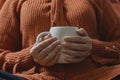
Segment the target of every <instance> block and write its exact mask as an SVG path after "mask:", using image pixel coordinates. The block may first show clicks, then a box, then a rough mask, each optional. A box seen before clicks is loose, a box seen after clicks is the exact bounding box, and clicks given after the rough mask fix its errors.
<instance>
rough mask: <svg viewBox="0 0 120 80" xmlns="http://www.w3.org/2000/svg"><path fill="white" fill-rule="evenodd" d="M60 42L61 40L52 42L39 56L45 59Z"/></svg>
mask: <svg viewBox="0 0 120 80" xmlns="http://www.w3.org/2000/svg"><path fill="white" fill-rule="evenodd" d="M59 44H60V41H59V40H57V41H54V42H53V43H51V44H50V45H49V46H48V47H46V48H45V49H43V50H42V51H41V52H40V54H39V56H40V57H39V58H41V59H44V58H45V57H47V56H48V55H49V54H50V53H51V52H52V51H53V50H54V48H55V47H57V46H58V45H59Z"/></svg>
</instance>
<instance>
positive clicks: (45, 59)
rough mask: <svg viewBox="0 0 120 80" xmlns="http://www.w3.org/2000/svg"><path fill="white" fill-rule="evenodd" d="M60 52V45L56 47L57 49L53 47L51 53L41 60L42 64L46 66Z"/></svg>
mask: <svg viewBox="0 0 120 80" xmlns="http://www.w3.org/2000/svg"><path fill="white" fill-rule="evenodd" d="M60 50H61V46H60V45H59V46H57V47H55V49H54V50H53V51H52V52H51V53H49V54H48V55H47V57H45V58H44V59H43V62H44V63H47V64H48V63H50V62H51V61H52V60H53V59H54V58H55V57H56V55H58V53H59V52H60Z"/></svg>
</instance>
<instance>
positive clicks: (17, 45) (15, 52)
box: [0, 0, 35, 72]
mask: <svg viewBox="0 0 120 80" xmlns="http://www.w3.org/2000/svg"><path fill="white" fill-rule="evenodd" d="M18 1H19V0H7V1H6V2H5V4H4V6H3V8H2V9H1V12H0V69H2V70H5V71H8V72H16V71H22V70H27V69H29V68H31V67H33V66H34V65H35V62H34V60H33V58H32V56H31V55H30V54H29V50H30V47H28V48H25V49H22V46H21V45H22V39H21V33H20V21H19V15H18V12H17V8H18V6H17V5H18Z"/></svg>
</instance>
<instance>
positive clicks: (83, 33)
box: [77, 28, 88, 36]
mask: <svg viewBox="0 0 120 80" xmlns="http://www.w3.org/2000/svg"><path fill="white" fill-rule="evenodd" d="M77 33H78V34H79V35H80V36H88V33H87V31H86V30H85V29H84V28H80V29H78V30H77Z"/></svg>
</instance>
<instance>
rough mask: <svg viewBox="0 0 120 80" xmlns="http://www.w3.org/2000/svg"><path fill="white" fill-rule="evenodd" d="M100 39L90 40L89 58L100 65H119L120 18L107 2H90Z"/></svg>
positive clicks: (94, 0) (103, 0)
mask: <svg viewBox="0 0 120 80" xmlns="http://www.w3.org/2000/svg"><path fill="white" fill-rule="evenodd" d="M91 2H92V5H93V7H94V9H95V13H96V19H97V24H98V26H97V27H98V33H99V35H100V39H92V43H93V49H92V54H91V57H92V59H93V61H94V62H96V63H98V64H100V65H114V64H119V63H120V16H119V15H118V14H117V13H116V12H115V10H114V8H113V6H112V4H111V3H110V1H109V0H91Z"/></svg>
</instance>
